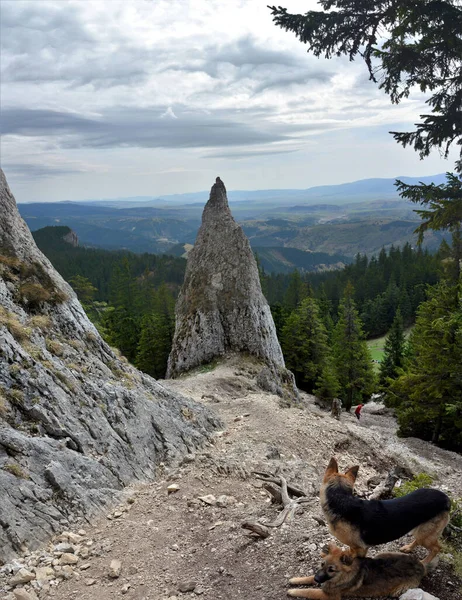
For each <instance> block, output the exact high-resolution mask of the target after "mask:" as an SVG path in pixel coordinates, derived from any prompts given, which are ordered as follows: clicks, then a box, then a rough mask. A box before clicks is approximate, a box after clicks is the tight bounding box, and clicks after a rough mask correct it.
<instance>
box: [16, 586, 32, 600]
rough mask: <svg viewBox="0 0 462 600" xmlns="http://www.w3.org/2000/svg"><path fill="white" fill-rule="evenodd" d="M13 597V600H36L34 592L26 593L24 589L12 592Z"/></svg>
mask: <svg viewBox="0 0 462 600" xmlns="http://www.w3.org/2000/svg"><path fill="white" fill-rule="evenodd" d="M13 595H14V598H15V600H38V598H37V594H36V593H35V592H34V591H30V592H26V590H25V589H24V588H21V589H19V590H14V592H13Z"/></svg>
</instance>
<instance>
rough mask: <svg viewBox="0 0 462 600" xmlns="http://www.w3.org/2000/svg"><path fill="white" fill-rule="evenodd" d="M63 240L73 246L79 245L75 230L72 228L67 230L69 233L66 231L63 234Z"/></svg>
mask: <svg viewBox="0 0 462 600" xmlns="http://www.w3.org/2000/svg"><path fill="white" fill-rule="evenodd" d="M63 240H64V241H65V242H67V243H68V244H70V245H71V246H73V247H74V248H77V246H78V245H79V238H78V237H77V234H76V233H75V231H73V230H72V229H71V230H70V231H69V233H66V234H65V235H64V236H63Z"/></svg>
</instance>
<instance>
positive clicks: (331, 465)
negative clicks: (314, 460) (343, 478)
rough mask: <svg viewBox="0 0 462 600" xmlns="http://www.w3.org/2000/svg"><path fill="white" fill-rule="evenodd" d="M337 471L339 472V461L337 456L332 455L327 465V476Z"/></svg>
mask: <svg viewBox="0 0 462 600" xmlns="http://www.w3.org/2000/svg"><path fill="white" fill-rule="evenodd" d="M336 473H338V463H337V461H336V460H335V458H334V457H332V458H331V459H330V461H329V464H328V465H327V469H326V477H329V475H335V474H336Z"/></svg>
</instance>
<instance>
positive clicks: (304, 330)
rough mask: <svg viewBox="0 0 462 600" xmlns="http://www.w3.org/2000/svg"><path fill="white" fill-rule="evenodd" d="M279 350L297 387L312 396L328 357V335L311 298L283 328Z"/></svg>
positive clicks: (294, 313) (307, 299)
mask: <svg viewBox="0 0 462 600" xmlns="http://www.w3.org/2000/svg"><path fill="white" fill-rule="evenodd" d="M281 338H282V339H281V347H282V351H283V353H284V359H285V363H286V366H287V368H288V369H290V370H291V371H292V372H293V374H294V375H295V380H296V382H297V385H298V387H300V388H301V389H303V390H306V391H308V392H312V391H313V389H314V387H315V385H316V382H317V380H318V378H319V376H320V374H321V371H322V368H323V366H324V364H325V362H326V358H327V356H328V354H329V350H328V345H327V332H326V328H325V327H324V324H323V323H322V320H321V318H320V316H319V307H318V305H317V302H316V300H314V298H305V299H304V300H303V301H302V303H301V304H300V306H299V307H298V308H297V309H296V310H294V311H293V312H292V313H291V315H290V316H289V318H288V319H287V321H286V324H285V325H284V328H283V330H282V336H281Z"/></svg>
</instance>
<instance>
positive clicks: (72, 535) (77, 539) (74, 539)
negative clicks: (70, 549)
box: [67, 532, 82, 544]
mask: <svg viewBox="0 0 462 600" xmlns="http://www.w3.org/2000/svg"><path fill="white" fill-rule="evenodd" d="M67 537H68V540H69V541H70V542H71V543H72V544H78V543H79V542H81V541H82V536H80V535H78V534H77V533H71V532H68V533H67Z"/></svg>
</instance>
